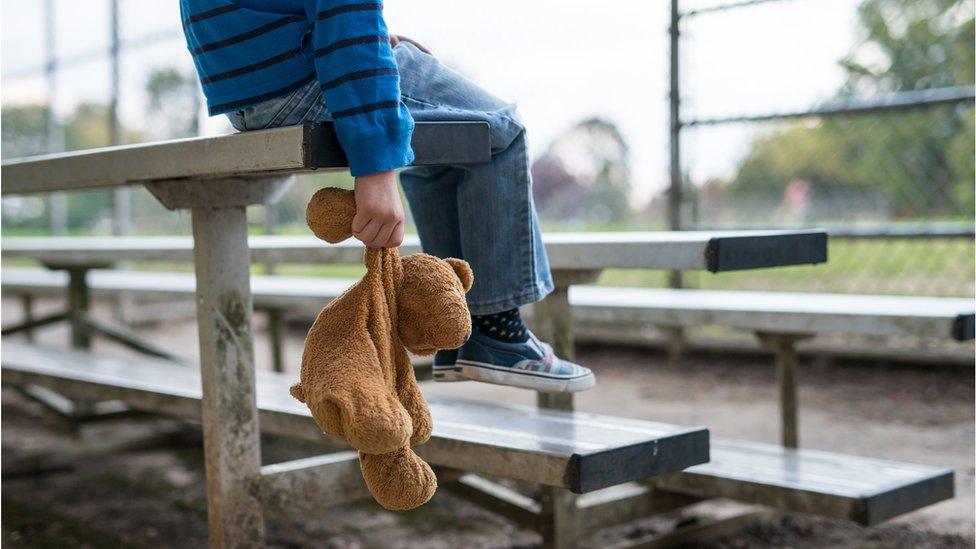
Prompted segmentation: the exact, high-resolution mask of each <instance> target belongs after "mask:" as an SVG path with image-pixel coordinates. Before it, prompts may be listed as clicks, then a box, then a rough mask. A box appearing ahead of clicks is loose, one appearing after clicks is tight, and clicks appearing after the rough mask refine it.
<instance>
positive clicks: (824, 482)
mask: <svg viewBox="0 0 976 549" xmlns="http://www.w3.org/2000/svg"><path fill="white" fill-rule="evenodd" d="M711 444H712V453H711V461H710V462H709V463H706V464H704V465H696V466H695V467H692V468H690V469H688V470H686V471H684V472H682V473H680V474H675V475H668V476H665V477H662V478H659V479H656V480H655V481H654V482H653V484H654V485H655V486H656V487H658V488H661V489H664V490H668V491H674V492H678V493H682V494H686V495H690V496H695V497H700V498H716V497H722V498H732V499H735V500H737V501H743V502H748V503H758V504H763V505H768V506H770V507H774V508H776V509H781V510H785V511H794V512H800V513H812V514H817V515H823V516H829V517H835V518H842V519H847V520H852V521H855V522H859V523H861V524H864V525H873V524H878V523H880V522H883V521H885V520H888V519H891V518H894V517H896V516H898V515H902V514H904V513H908V512H911V511H915V510H917V509H921V508H922V507H925V506H927V505H931V504H933V503H937V502H940V501H943V500H947V499H951V498H952V497H953V494H954V485H953V472H952V470H951V469H945V468H936V467H927V466H924V465H915V464H911V463H901V462H896V461H888V460H881V459H872V458H865V457H857V456H847V455H843V454H835V453H830V452H820V451H816V450H807V449H801V450H796V449H789V448H783V447H781V446H776V445H772V444H761V443H755V442H742V441H733V440H726V439H717V438H712V443H711Z"/></svg>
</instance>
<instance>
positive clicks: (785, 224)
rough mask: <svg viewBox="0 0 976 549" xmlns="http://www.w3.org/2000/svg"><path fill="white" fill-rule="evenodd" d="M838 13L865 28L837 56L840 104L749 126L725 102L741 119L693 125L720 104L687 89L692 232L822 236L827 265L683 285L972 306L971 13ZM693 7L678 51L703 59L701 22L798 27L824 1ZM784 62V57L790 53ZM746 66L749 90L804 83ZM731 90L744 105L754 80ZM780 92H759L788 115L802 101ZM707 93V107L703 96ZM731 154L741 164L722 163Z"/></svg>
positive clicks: (924, 3)
mask: <svg viewBox="0 0 976 549" xmlns="http://www.w3.org/2000/svg"><path fill="white" fill-rule="evenodd" d="M829 3H830V6H829V7H830V8H831V9H848V10H850V13H851V14H852V16H853V19H854V20H853V24H854V29H855V30H854V36H853V43H852V44H851V46H850V50H849V52H848V53H847V54H846V55H845V56H843V57H842V58H841V59H838V60H837V67H838V70H839V71H840V77H839V78H838V84H839V85H838V86H837V89H836V91H834V92H833V94H832V95H831V96H828V97H827V99H825V100H823V101H820V102H819V103H817V104H814V105H812V106H810V107H808V108H804V107H799V108H796V107H795V106H794V107H793V108H787V109H785V110H779V111H773V112H769V111H762V110H760V111H758V112H755V111H751V112H749V113H748V114H740V113H739V112H737V111H736V106H735V105H729V104H728V102H726V104H723V105H720V106H719V108H721V109H723V113H733V114H723V113H720V114H717V115H716V114H708V115H706V116H695V111H699V112H700V111H705V112H709V113H711V112H712V110H713V109H714V106H713V105H710V104H708V99H710V98H711V99H714V98H715V97H717V95H716V93H715V91H714V90H710V89H706V90H703V91H702V90H701V89H700V88H696V86H695V85H694V83H693V82H689V80H693V79H694V77H695V75H694V74H693V75H692V76H690V77H683V80H682V82H681V84H682V86H687V87H688V88H689V89H691V90H692V92H691V93H689V94H687V95H684V96H682V102H683V103H685V105H684V106H683V107H682V108H681V112H680V114H681V125H680V128H679V129H680V139H681V141H680V145H681V151H682V153H683V164H682V166H681V168H682V170H681V174H682V185H683V191H684V192H683V193H682V197H683V201H682V204H681V215H682V216H683V218H684V220H685V222H684V223H683V226H686V227H689V228H757V227H764V228H771V227H782V228H795V227H824V228H827V229H828V230H829V231H830V233H831V244H830V250H829V254H830V255H829V257H830V259H829V263H828V264H827V265H823V266H816V267H800V268H791V269H778V270H770V271H767V272H755V273H743V274H740V275H731V276H721V277H709V276H707V275H695V274H690V276H686V278H685V284H686V285H689V286H697V287H707V288H736V289H763V290H783V291H824V292H845V293H885V294H910V295H933V296H972V295H973V293H974V286H973V279H974V261H973V257H974V251H976V250H974V245H973V219H974V195H973V189H974V162H973V159H974V125H973V121H974V112H973V97H974V93H973V48H972V44H973V5H972V3H971V2H963V1H953V0H944V1H943V0H862V1H859V2H849V1H845V2H840V1H831V2H829ZM688 4H689V5H690V7H687V8H685V10H686V11H685V12H684V13H683V15H682V16H681V17H680V25H679V29H680V31H681V34H680V38H679V39H680V40H683V42H682V43H681V46H682V47H684V46H686V45H688V46H689V47H688V48H687V49H689V50H691V52H692V53H691V55H692V56H693V55H708V54H714V48H715V47H716V46H715V45H714V44H711V45H710V46H711V49H710V48H709V47H708V46H706V47H704V48H696V47H695V41H696V40H698V41H707V40H708V36H707V33H706V34H704V35H703V34H699V33H698V32H696V27H697V26H703V27H705V29H713V28H714V27H715V25H721V24H722V23H721V20H722V19H727V20H729V23H730V24H738V23H740V22H742V21H743V20H744V18H746V17H748V18H751V19H752V20H763V19H764V12H772V13H775V14H776V18H777V19H778V20H779V21H780V22H781V23H782V25H784V26H786V27H789V26H790V25H791V19H790V18H791V17H804V15H802V14H804V13H806V11H805V10H808V9H809V8H810V7H811V5H812V4H818V2H816V1H813V0H789V1H788V0H766V1H762V2H752V1H750V2H737V3H732V4H720V3H715V2H710V3H704V2H698V3H697V4H696V3H694V2H688ZM695 6H698V7H695ZM824 7H828V6H824ZM767 15H769V14H767ZM765 19H767V20H768V17H765ZM716 20H718V21H716ZM792 23H802V21H792ZM809 24H810V25H812V24H815V23H814V22H811V23H809ZM808 26H809V25H808ZM749 31H750V32H752V33H755V34H758V35H760V38H755V37H754V40H755V41H761V40H762V38H761V36H762V33H763V32H764V29H763V28H751V29H749ZM822 31H823V32H825V33H826V32H833V33H837V32H838V29H836V28H824V29H822ZM771 39H772V38H771ZM778 40H779V41H778V42H776V43H770V44H769V47H770V48H777V49H780V50H782V49H786V50H789V49H790V48H797V53H796V55H797V56H798V57H802V54H801V53H800V51H801V50H802V48H803V47H804V45H803V43H802V42H789V41H783V40H782V39H781V38H780V39H778ZM686 42H690V44H686ZM717 47H729V48H735V47H736V46H735V45H720V46H717ZM753 53H754V52H753ZM687 57H688V56H683V57H682V58H681V61H682V63H683V64H688V65H691V66H694V64H695V59H694V58H693V57H692V58H691V59H688V58H687ZM776 57H777V58H780V59H781V58H782V57H783V52H782V51H780V52H778V55H777V56H776ZM742 63H743V66H742V73H741V75H740V77H741V79H743V80H748V79H749V78H750V77H752V78H755V77H754V76H752V75H751V74H750V72H749V71H755V70H761V71H768V73H769V74H773V75H775V74H776V73H777V71H781V72H783V73H787V74H791V69H790V68H789V67H786V68H784V67H779V66H763V65H761V64H759V66H758V68H757V63H756V59H755V58H749V59H743V60H742ZM797 80H801V79H799V78H798V79H797ZM728 85H729V90H728V93H729V94H730V95H733V96H734V95H735V92H736V91H737V87H742V86H745V85H746V84H743V83H741V82H739V81H729V82H728ZM767 87H769V88H773V91H775V92H777V93H775V94H770V93H766V92H765V91H764V90H762V89H759V90H756V93H757V95H759V96H760V97H765V98H766V100H768V101H769V102H771V103H773V104H774V108H775V106H776V103H781V102H783V101H781V99H782V98H783V96H790V95H792V93H795V94H796V95H801V94H802V93H803V90H802V89H797V90H794V91H793V92H792V93H791V90H790V83H789V82H788V81H787V82H777V83H774V84H771V85H767ZM696 89H697V90H698V91H701V95H702V96H704V97H705V100H701V99H700V98H698V97H696V96H695V90H696ZM764 93H765V96H764ZM785 102H786V103H789V100H788V99H786V100H785ZM689 104H690V106H689ZM747 108H749V109H750V110H751V109H752V108H754V103H752V104H751V105H750V107H747ZM729 150H731V151H733V152H732V153H725V154H727V155H728V156H729V157H730V158H731V160H730V161H729V162H728V163H725V164H719V165H716V163H714V162H710V157H712V156H714V155H715V154H716V153H718V154H723V151H729Z"/></svg>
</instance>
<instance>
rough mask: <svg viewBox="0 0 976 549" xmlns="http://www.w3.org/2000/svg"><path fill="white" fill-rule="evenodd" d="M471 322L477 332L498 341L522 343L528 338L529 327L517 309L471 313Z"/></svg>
mask: <svg viewBox="0 0 976 549" xmlns="http://www.w3.org/2000/svg"><path fill="white" fill-rule="evenodd" d="M471 323H472V324H474V325H475V327H476V328H477V329H478V331H479V332H481V333H483V334H485V335H486V336H488V337H490V338H492V339H497V340H498V341H505V342H508V343H516V342H517V343H524V342H526V341H528V340H529V329H528V328H527V327H526V326H525V323H524V322H522V316H521V315H519V310H518V309H510V310H508V311H502V312H500V313H495V314H490V315H471Z"/></svg>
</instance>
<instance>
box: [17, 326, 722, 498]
mask: <svg viewBox="0 0 976 549" xmlns="http://www.w3.org/2000/svg"><path fill="white" fill-rule="evenodd" d="M3 345H4V352H3V355H2V367H3V382H4V383H6V384H18V385H22V384H36V385H41V386H44V387H48V388H50V389H52V390H55V391H57V392H58V393H61V394H63V395H65V396H68V397H71V398H79V399H94V400H120V401H122V402H124V403H126V404H127V405H128V406H130V407H132V408H133V409H136V410H142V411H148V412H159V413H163V414H168V415H173V416H178V417H184V418H191V419H197V418H199V417H200V398H201V388H200V372H199V371H198V370H197V369H196V368H186V367H181V366H178V365H174V364H172V363H169V362H165V361H161V360H158V359H153V358H143V357H139V358H134V357H125V358H113V357H107V356H103V355H95V354H92V353H88V352H82V351H77V350H64V349H55V348H50V347H43V346H38V345H34V344H28V343H24V342H20V341H15V340H5V341H4V342H3ZM294 381H295V380H294V377H293V376H291V375H286V374H278V373H275V372H267V371H259V372H257V407H258V411H259V414H260V425H261V429H262V431H263V432H267V433H273V434H279V435H288V436H294V437H300V438H303V439H308V440H312V441H322V440H323V438H324V436H325V435H323V434H322V433H321V431H320V430H319V428H318V427H317V426H316V425H315V423H314V422H313V421H312V420H311V416H310V414H309V411H308V408H307V407H306V406H305V405H303V404H301V403H300V402H298V401H297V400H295V399H294V398H292V397H291V395H290V394H289V392H288V388H289V386H290V385H291V384H292V383H294ZM430 407H431V412H432V413H433V416H434V433H433V435H432V437H431V439H430V441H429V442H428V443H427V444H424V445H422V446H419V447H418V448H417V452H418V453H419V454H421V455H422V456H423V457H424V458H425V459H427V460H428V461H429V462H430V463H432V464H434V465H439V466H444V467H449V468H453V469H460V470H463V471H471V472H478V473H484V474H490V475H497V476H501V477H505V478H512V479H519V480H526V481H532V482H539V483H542V484H546V485H550V486H559V487H563V488H568V489H569V490H571V491H573V492H576V493H583V492H590V491H593V490H598V489H601V488H606V487H610V486H614V485H618V484H621V483H625V482H629V481H634V480H638V479H645V478H649V477H653V476H657V475H661V474H665V473H669V472H673V471H677V470H681V469H685V468H687V467H689V466H691V465H696V464H700V463H704V462H706V461H707V460H708V431H707V430H706V429H704V428H697V427H692V428H686V427H676V426H672V425H666V424H662V423H654V422H650V421H643V420H634V419H624V418H616V417H611V416H605V415H597V414H587V413H581V412H564V411H557V410H545V409H538V408H534V407H525V406H513V405H505V404H487V403H482V402H475V401H468V400H462V399H455V398H445V397H436V398H431V400H430Z"/></svg>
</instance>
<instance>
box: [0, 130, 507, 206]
mask: <svg viewBox="0 0 976 549" xmlns="http://www.w3.org/2000/svg"><path fill="white" fill-rule="evenodd" d="M411 145H412V147H413V149H414V153H415V156H416V158H415V160H414V165H417V166H429V165H449V164H457V165H464V164H478V163H482V162H487V161H488V160H489V159H490V158H491V138H490V134H489V126H488V124H487V123H484V122H418V123H417V125H416V128H415V129H414V134H413V140H412V142H411ZM347 166H348V163H347V161H346V157H345V154H344V153H343V151H342V148H341V147H340V146H339V142H338V139H337V138H336V137H335V132H334V130H333V128H332V124H331V123H322V124H306V125H304V126H290V127H286V128H274V129H270V130H261V131H254V132H242V133H236V134H230V135H220V136H215V137H213V136H212V137H194V138H190V139H177V140H173V141H163V142H159V143H143V144H138V145H124V146H120V147H108V148H103V149H90V150H84V151H76V152H68V153H58V154H50V155H43V156H34V157H28V158H16V159H11V160H5V161H4V162H3V167H2V175H3V188H2V193H3V195H4V196H8V195H15V194H28V193H42V192H51V191H67V190H79V189H91V188H98V187H111V186H119V185H128V184H135V183H146V182H152V181H165V180H171V179H200V180H206V179H221V178H233V177H268V176H275V175H286V174H290V173H298V172H305V171H310V170H314V169H343V168H345V167H347Z"/></svg>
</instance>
